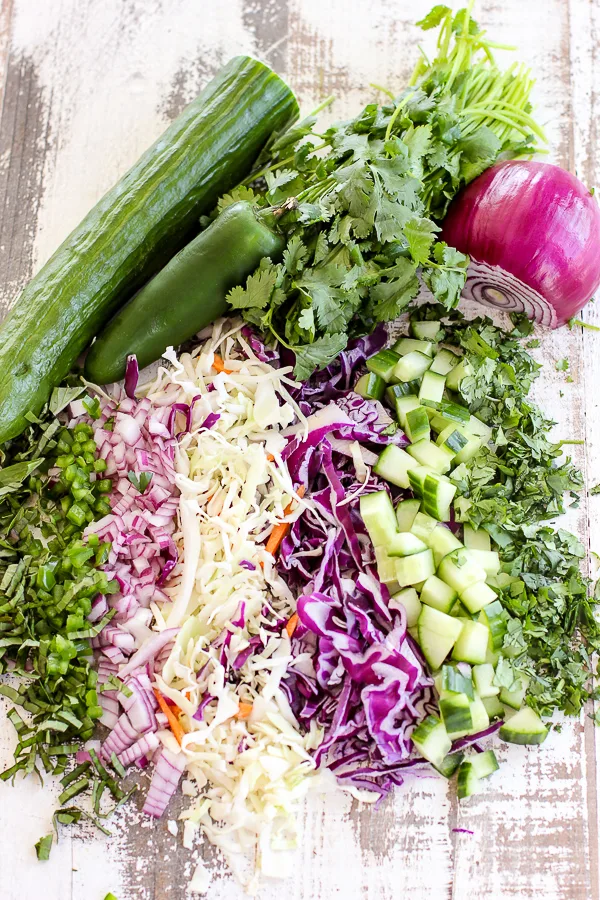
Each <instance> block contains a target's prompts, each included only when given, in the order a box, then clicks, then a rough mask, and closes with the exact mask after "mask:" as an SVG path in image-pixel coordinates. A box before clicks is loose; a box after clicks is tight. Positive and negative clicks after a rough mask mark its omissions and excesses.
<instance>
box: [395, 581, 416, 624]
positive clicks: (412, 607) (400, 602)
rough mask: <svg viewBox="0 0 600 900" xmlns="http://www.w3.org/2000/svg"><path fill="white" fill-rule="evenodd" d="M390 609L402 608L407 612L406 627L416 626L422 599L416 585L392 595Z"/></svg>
mask: <svg viewBox="0 0 600 900" xmlns="http://www.w3.org/2000/svg"><path fill="white" fill-rule="evenodd" d="M389 606H390V609H400V608H402V609H403V610H404V612H405V613H406V627H407V628H414V626H415V625H416V624H417V622H418V620H419V615H420V613H421V601H420V600H419V595H418V594H417V592H416V590H415V589H414V587H407V588H404V590H402V591H398V593H396V594H394V595H393V596H392V597H390V603H389Z"/></svg>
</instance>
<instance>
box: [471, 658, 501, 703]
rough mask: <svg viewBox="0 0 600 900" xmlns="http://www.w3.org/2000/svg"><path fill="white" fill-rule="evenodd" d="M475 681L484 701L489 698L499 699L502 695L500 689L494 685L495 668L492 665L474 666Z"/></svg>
mask: <svg viewBox="0 0 600 900" xmlns="http://www.w3.org/2000/svg"><path fill="white" fill-rule="evenodd" d="M473 681H474V683H475V689H476V691H477V693H478V694H479V696H480V697H481V699H482V700H485V699H486V698H487V697H497V696H498V694H499V693H500V688H499V687H496V685H495V684H493V681H494V667H493V665H492V664H491V663H487V662H486V663H481V664H479V665H476V666H473Z"/></svg>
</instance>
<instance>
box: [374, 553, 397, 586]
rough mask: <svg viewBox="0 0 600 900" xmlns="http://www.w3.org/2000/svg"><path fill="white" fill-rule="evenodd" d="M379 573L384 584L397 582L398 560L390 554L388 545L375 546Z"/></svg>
mask: <svg viewBox="0 0 600 900" xmlns="http://www.w3.org/2000/svg"><path fill="white" fill-rule="evenodd" d="M375 560H376V562H377V575H378V577H379V580H380V581H381V583H382V584H396V581H397V579H396V560H395V559H392V557H391V556H388V553H387V547H375Z"/></svg>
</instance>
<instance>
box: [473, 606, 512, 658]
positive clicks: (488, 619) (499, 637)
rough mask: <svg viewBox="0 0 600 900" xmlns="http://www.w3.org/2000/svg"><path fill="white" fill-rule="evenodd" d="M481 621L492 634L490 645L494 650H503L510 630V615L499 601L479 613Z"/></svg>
mask: <svg viewBox="0 0 600 900" xmlns="http://www.w3.org/2000/svg"><path fill="white" fill-rule="evenodd" d="M479 621H480V622H481V623H482V625H485V626H486V627H487V628H488V630H489V632H490V645H491V649H492V650H501V649H502V645H503V644H504V635H505V634H506V631H507V629H508V625H507V622H508V614H507V612H506V610H505V609H504V607H503V606H502V604H501V603H500V601H499V600H493V601H492V602H491V603H488V604H487V606H484V608H483V609H482V610H481V612H480V613H479Z"/></svg>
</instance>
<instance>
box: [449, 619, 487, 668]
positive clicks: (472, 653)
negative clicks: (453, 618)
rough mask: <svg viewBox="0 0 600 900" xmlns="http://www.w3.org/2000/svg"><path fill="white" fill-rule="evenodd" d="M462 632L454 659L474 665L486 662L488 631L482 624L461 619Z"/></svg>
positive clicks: (456, 645) (455, 649) (453, 651)
mask: <svg viewBox="0 0 600 900" xmlns="http://www.w3.org/2000/svg"><path fill="white" fill-rule="evenodd" d="M459 621H460V622H462V626H463V627H462V631H461V633H460V635H459V637H458V640H457V641H456V643H455V645H454V649H453V650H452V658H453V659H457V660H460V661H462V662H468V663H472V664H473V665H477V664H481V663H484V662H485V656H486V652H487V643H488V630H487V628H486V627H485V625H482V624H481V622H474V621H473V620H472V619H459Z"/></svg>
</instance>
